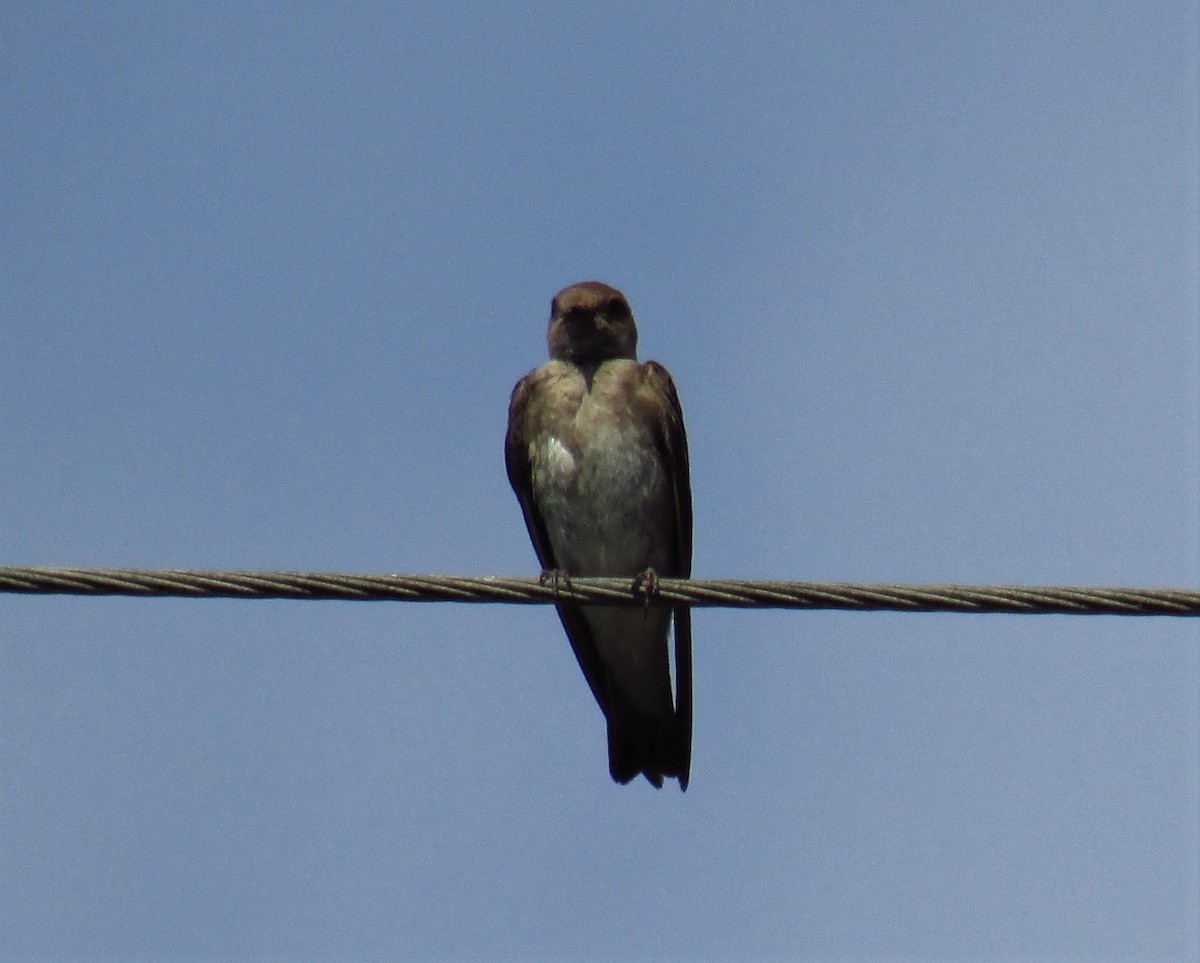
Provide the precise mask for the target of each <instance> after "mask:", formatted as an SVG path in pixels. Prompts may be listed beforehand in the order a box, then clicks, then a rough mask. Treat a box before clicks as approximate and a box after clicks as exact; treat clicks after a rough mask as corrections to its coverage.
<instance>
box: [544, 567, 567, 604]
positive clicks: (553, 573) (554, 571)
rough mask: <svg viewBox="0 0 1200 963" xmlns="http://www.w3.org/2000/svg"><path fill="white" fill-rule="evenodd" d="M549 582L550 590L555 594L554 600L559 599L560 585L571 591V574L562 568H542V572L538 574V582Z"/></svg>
mask: <svg viewBox="0 0 1200 963" xmlns="http://www.w3.org/2000/svg"><path fill="white" fill-rule="evenodd" d="M547 583H549V585H550V591H551V592H552V593H553V594H554V601H556V602H557V601H558V591H559V586H562V587H563V588H565V589H566V590H567V591H568V592H569V591H571V576H570V575H568V574H567V573H566V572H565V571H564V570H563V569H561V568H547V569H543V570H542V574H541V575H539V576H538V584H539V585H546V584H547Z"/></svg>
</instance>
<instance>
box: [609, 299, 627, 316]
mask: <svg viewBox="0 0 1200 963" xmlns="http://www.w3.org/2000/svg"><path fill="white" fill-rule="evenodd" d="M607 307H608V312H607V313H608V316H609V317H610V318H619V317H621V315H623V314H624V313H625V302H624V301H623V300H621V298H612V299H611V300H610V301H609V302H608V305H607Z"/></svg>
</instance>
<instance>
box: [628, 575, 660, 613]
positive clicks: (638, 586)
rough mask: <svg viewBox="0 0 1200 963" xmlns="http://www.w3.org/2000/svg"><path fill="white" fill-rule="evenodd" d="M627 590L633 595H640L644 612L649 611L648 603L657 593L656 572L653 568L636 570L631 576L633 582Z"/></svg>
mask: <svg viewBox="0 0 1200 963" xmlns="http://www.w3.org/2000/svg"><path fill="white" fill-rule="evenodd" d="M629 590H630V591H631V592H633V594H634V595H641V596H642V597H643V599H644V601H645V609H644V611H645V612H649V611H650V603H651V602H652V601H653V600H654V597H655V596H656V595H658V573H657V572H656V571H654V569H653V568H648V569H646V571H644V572H638V574H637V575H635V576H634V577H633V584H632V585H631V586H629Z"/></svg>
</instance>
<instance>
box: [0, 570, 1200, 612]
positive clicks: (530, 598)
mask: <svg viewBox="0 0 1200 963" xmlns="http://www.w3.org/2000/svg"><path fill="white" fill-rule="evenodd" d="M0 592H11V593H21V594H27V595H124V596H135V597H140V598H147V597H155V598H162V597H175V598H239V599H242V598H246V599H249V598H253V599H314V600H315V599H341V600H346V601H404V602H507V603H510V604H517V605H544V604H547V603H552V602H554V601H555V600H556V599H562V600H569V601H575V602H588V603H592V604H601V605H622V604H623V605H647V604H649V605H667V604H670V603H673V602H685V603H687V604H689V605H692V606H696V607H707V608H721V607H724V608H746V609H748V608H769V609H852V610H860V611H874V612H878V611H894V612H972V613H977V614H983V613H1009V614H1026V615H1036V614H1051V613H1056V614H1063V615H1174V616H1195V615H1200V591H1187V590H1183V589H1144V588H1076V587H1066V586H1012V585H889V584H863V583H857V582H776V581H767V582H759V581H746V580H741V579H678V578H660V579H659V580H658V584H657V589H656V590H654V591H652V592H651V593H649V594H647V593H646V591H645V590H643V589H641V588H635V587H634V585H633V580H632V579H629V578H582V577H579V578H570V579H567V578H563V577H560V578H558V579H557V580H555V579H553V578H541V579H539V578H501V577H493V576H483V577H467V576H456V575H372V574H352V573H345V572H249V571H217V570H199V569H131V568H40V567H38V568H30V567H23V566H15V565H13V566H0Z"/></svg>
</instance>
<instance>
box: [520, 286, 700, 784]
mask: <svg viewBox="0 0 1200 963" xmlns="http://www.w3.org/2000/svg"><path fill="white" fill-rule="evenodd" d="M546 343H547V347H548V348H549V353H550V360H549V361H548V362H546V363H545V364H544V365H542V366H541V367H540V368H537V369H536V370H534V371H531V372H530V373H529V374H527V375H526V376H525V377H523V378H522V379H521V380H520V381H518V382H517V384H516V387H515V388H514V389H513V393H512V397H511V399H510V402H509V409H508V430H507V432H506V435H505V444H504V454H505V459H504V460H505V467H506V469H507V473H508V480H509V482H510V484H511V485H512V488H513V491H514V492H515V493H516V496H517V500H518V501H519V502H520V505H521V512H522V515H523V516H524V520H525V527H526V529H527V530H528V532H529V538H530V540H531V541H532V542H533V548H534V551H535V552H536V553H537V557H538V560H539V562H540V563H541V565H542V577H543V582H545V581H546V580H547V579H553V580H554V585H555V587H556V588H557V587H558V586H559V584H560V582H561V580H563V579H566V580H567V584H569V580H570V578H571V576H581V577H583V576H629V577H630V578H631V579H632V580H633V581H632V582H631V587H632V588H633V589H634V590H635V591H636V590H645V591H646V592H648V593H653V591H654V590H655V588H656V586H657V579H658V577H659V576H662V577H676V578H688V577H690V576H691V570H692V495H691V481H690V471H689V467H688V450H687V436H686V433H685V431H684V426H683V412H682V409H681V408H680V404H679V396H678V394H677V393H676V391H675V383H674V382H673V381H672V379H671V375H670V374H669V373H668V371H667V369H666V368H664V367H663V366H662V365H661V364H659V363H658V362H655V361H647V362H645V363H639V362H638V360H637V326H636V324H635V322H634V319H633V312H632V311H631V310H630V307H629V302H628V301H627V300H626V298H625V295H624V294H622V293H621V292H620V291H618V290H617V289H616V288H614V287H610V286H609V285H607V284H604V283H602V282H600V281H582V282H579V283H577V284H572V285H569V286H568V287H565V288H563V289H562V290H561V291H559V292H558V294H556V295H555V296H554V298H553V300H552V301H551V302H550V322H549V326H548V329H547V333H546ZM649 598H650V595H649V594H648V595H647V605H646V606H644V607H641V608H639V607H634V606H604V605H582V604H579V603H577V602H573V601H568V600H565V599H558V600H557V601H556V603H555V605H556V608H557V610H558V616H559V619H560V621H561V622H562V625H563V629H564V630H565V631H566V634H567V639H568V640H569V641H570V643H571V648H572V649H573V651H574V653H575V658H576V660H577V661H578V662H579V667H580V669H582V670H583V675H584V678H585V679H586V680H587V683H588V685H589V686H590V688H591V691H592V695H593V696H595V699H596V702H597V703H598V704H599V706H600V709H601V711H602V712H603V713H604V718H605V720H606V723H607V737H608V766H609V773H610V775H611V776H612V778H613V779H614V780H615V781H616V782H618V783H620V784H622V785H624V784H626V783H629V782H630V781H631V780H633V779H634V778H636V777H637V776H638V775H639V774H641V775H643V776H645V777H646V779H647V780H649V781H650V783H651V784H652V785H654V786H655V787H656V788H661V787H662V785H663V779H664V778H666V777H670V778H674V779H677V780H678V781H679V787H680V789H682V790H686V789H687V786H688V779H689V777H690V773H691V754H692V625H691V610H690V609H689V608H688V606H686V605H682V604H675V605H671V606H658V605H656V606H651V605H649ZM672 622H673V623H674V639H675V692H674V696H673V697H672V691H671V668H670V655H669V649H668V642H667V639H668V633H669V628H670V625H671V623H672Z"/></svg>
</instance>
